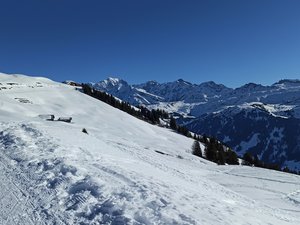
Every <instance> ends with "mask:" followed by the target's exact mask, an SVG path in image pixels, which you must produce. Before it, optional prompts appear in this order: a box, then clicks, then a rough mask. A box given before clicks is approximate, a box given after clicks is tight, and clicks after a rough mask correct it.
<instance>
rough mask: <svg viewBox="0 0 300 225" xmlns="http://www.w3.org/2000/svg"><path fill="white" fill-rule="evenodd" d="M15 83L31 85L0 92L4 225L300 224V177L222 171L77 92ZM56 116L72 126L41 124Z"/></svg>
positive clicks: (169, 135)
mask: <svg viewBox="0 0 300 225" xmlns="http://www.w3.org/2000/svg"><path fill="white" fill-rule="evenodd" d="M1 76H3V75H1V74H0V78H1V79H4V81H5V82H8V81H11V77H9V76H6V75H5V76H3V77H4V78H3V77H1ZM13 79H15V80H16V83H22V82H25V84H27V85H19V86H16V87H15V86H13V87H10V86H9V89H4V90H0V91H1V95H0V119H1V121H0V181H1V182H0V225H14V224H22V225H32V224H33V225H35V224H46V225H52V224H58V225H60V224H70V225H71V224H80V225H96V224H106V225H108V224H110V225H123V224H132V225H142V224H146V225H152V224H155V225H163V224H172V225H173V224H175V225H176V224H178V225H181V224H184V225H198V224H199V225H203V224H205V225H211V224H214V225H241V224H243V225H249V224H253V225H265V224H268V225H271V224H272V225H298V224H300V179H299V176H295V175H291V174H284V173H279V172H276V171H269V170H263V169H259V168H251V167H245V166H217V165H215V164H214V163H211V162H208V161H206V160H204V159H200V158H198V157H195V156H193V155H192V154H191V153H190V146H191V145H192V140H191V139H187V138H185V137H183V136H180V135H177V134H175V133H174V132H171V131H168V130H167V129H162V128H159V127H156V126H152V125H149V124H147V123H144V122H142V121H140V120H137V119H135V118H132V117H131V116H129V115H127V114H125V113H123V112H120V111H119V110H116V109H113V108H112V107H110V106H108V105H106V104H104V103H101V102H99V101H97V100H95V99H92V98H90V97H88V96H85V95H83V94H81V93H79V92H77V91H75V90H73V89H71V88H70V87H67V86H64V85H61V84H57V83H54V82H52V81H48V80H44V79H40V78H39V79H37V80H36V79H33V78H28V77H25V76H15V77H13ZM19 81H20V82H19ZM37 81H39V84H38V87H36V86H35V85H32V83H33V84H36V83H37ZM5 82H3V81H1V83H2V84H3V85H4V86H5V85H6V84H5ZM16 98H17V99H16ZM18 99H23V100H22V101H20V100H18ZM25 99H26V101H25ZM49 113H54V114H55V116H57V115H71V116H72V117H73V118H74V122H73V123H70V124H67V123H61V122H54V121H53V122H50V121H44V120H42V119H41V118H39V117H38V115H40V114H49ZM3 121H6V122H3ZM83 127H85V128H87V130H88V132H89V135H87V134H83V133H82V132H81V130H82V128H83Z"/></svg>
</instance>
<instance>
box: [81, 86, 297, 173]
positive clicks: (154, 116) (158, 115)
mask: <svg viewBox="0 0 300 225" xmlns="http://www.w3.org/2000/svg"><path fill="white" fill-rule="evenodd" d="M82 91H83V93H85V94H87V95H89V96H91V97H94V98H96V99H98V100H101V101H103V102H105V103H107V104H109V105H111V106H113V107H115V108H118V109H120V110H122V111H124V112H126V113H128V114H130V115H132V116H134V117H137V118H139V119H141V120H144V121H146V122H148V123H151V124H155V125H161V120H169V128H171V129H172V130H174V131H175V132H177V133H179V134H182V135H184V136H186V137H189V138H193V139H194V140H195V141H194V144H193V146H192V153H193V154H194V155H196V156H199V157H202V158H205V159H207V160H209V161H212V162H215V163H217V164H218V165H225V164H229V165H239V160H238V156H237V154H236V153H235V151H233V150H232V149H231V148H229V147H228V146H226V145H224V144H223V143H222V142H220V141H218V140H217V139H216V138H214V137H207V136H206V135H198V134H194V135H192V134H191V132H190V131H189V130H188V129H187V128H186V127H185V126H181V125H178V124H177V123H176V119H175V118H174V117H173V116H170V115H169V113H167V112H166V111H164V110H161V109H156V110H154V109H152V110H149V109H147V108H146V107H144V106H137V107H133V106H132V105H130V104H129V103H128V102H125V101H121V100H119V99H116V98H115V97H114V96H113V95H110V94H107V93H106V92H103V91H99V90H95V89H94V88H91V87H90V86H89V85H88V84H82ZM199 142H202V143H203V144H204V145H205V149H204V154H202V151H201V148H200V143H199ZM243 164H244V165H248V166H256V167H261V168H267V169H273V170H278V171H283V172H290V173H295V174H297V172H296V171H291V170H289V169H288V168H287V167H285V168H284V169H281V168H280V166H279V165H276V164H268V163H265V162H263V161H261V160H258V157H257V156H252V155H251V154H250V153H245V155H244V156H243ZM298 174H300V171H298Z"/></svg>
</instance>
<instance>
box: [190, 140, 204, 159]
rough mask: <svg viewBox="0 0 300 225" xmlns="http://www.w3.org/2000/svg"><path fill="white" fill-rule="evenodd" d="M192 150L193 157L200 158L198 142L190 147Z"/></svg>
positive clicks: (200, 152)
mask: <svg viewBox="0 0 300 225" xmlns="http://www.w3.org/2000/svg"><path fill="white" fill-rule="evenodd" d="M192 150H193V155H196V156H199V157H202V151H201V147H200V144H199V142H198V141H196V140H195V141H194V143H193V146H192Z"/></svg>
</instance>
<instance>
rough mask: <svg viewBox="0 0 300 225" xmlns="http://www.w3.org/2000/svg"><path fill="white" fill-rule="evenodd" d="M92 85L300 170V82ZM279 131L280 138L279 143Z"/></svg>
mask: <svg viewBox="0 0 300 225" xmlns="http://www.w3.org/2000/svg"><path fill="white" fill-rule="evenodd" d="M112 80H113V81H114V82H112ZM104 84H105V85H104ZM92 86H93V87H94V88H96V89H98V90H102V91H105V92H108V93H110V94H112V95H115V96H117V97H118V98H120V99H123V100H125V101H128V102H130V103H131V104H133V105H139V104H143V105H146V106H147V107H148V108H150V109H156V108H160V109H164V110H166V111H168V112H170V113H173V114H174V115H176V116H177V117H178V116H179V117H178V119H177V121H178V122H179V123H180V124H184V125H186V126H187V127H188V128H189V129H190V130H191V131H193V132H197V133H201V134H202V133H205V134H209V135H213V136H216V137H217V138H219V139H221V140H223V141H224V142H225V143H227V144H228V145H229V146H230V147H232V148H233V149H235V150H236V151H237V152H238V153H240V155H242V154H243V153H244V152H245V151H250V152H251V153H253V154H257V155H258V156H259V158H260V159H263V160H266V161H267V162H272V163H279V164H280V165H281V166H288V167H289V168H291V169H297V170H299V169H300V144H299V130H300V120H299V119H300V80H288V79H285V80H281V81H279V82H277V83H275V84H273V85H271V86H263V85H259V84H254V83H249V84H246V85H244V86H242V87H239V88H236V89H231V88H227V87H225V86H224V85H221V84H215V83H214V82H205V83H202V84H199V85H197V84H191V83H189V82H186V81H183V80H182V79H180V80H177V81H175V82H169V83H163V84H159V83H157V82H155V81H149V82H146V83H144V84H140V85H129V84H128V83H127V82H125V81H120V80H118V79H116V78H109V79H107V80H104V81H101V82H99V83H97V84H94V85H92ZM107 87H109V88H107ZM122 87H126V89H123V90H122ZM121 90H122V91H121ZM128 90H130V91H128ZM153 96H155V98H153ZM276 130H279V131H280V132H279V133H280V134H278V135H279V136H278V137H276V138H274V137H273V136H272V135H273V134H272V133H273V132H275V135H277V133H278V132H276ZM274 140H276V141H274ZM249 142H251V144H249ZM247 143H248V144H247Z"/></svg>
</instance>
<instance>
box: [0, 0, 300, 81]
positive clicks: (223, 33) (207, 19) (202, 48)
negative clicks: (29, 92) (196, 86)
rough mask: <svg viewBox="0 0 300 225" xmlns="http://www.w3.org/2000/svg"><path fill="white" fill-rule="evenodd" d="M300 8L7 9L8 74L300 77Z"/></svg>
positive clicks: (2, 34) (60, 0)
mask: <svg viewBox="0 0 300 225" xmlns="http://www.w3.org/2000/svg"><path fill="white" fill-rule="evenodd" d="M299 9H300V1H298V0H281V1H278V0H259V1H256V0H252V1H246V0H226V1H225V0H218V1H217V0H207V1H200V0H198V1H194V0H189V1H186V0H151V1H150V0H126V1H124V0H119V1H117V0H105V1H104V0H84V1H83V0H42V1H41V0H26V1H19V0H0V12H1V20H0V71H1V72H5V73H22V74H28V75H42V76H47V77H49V78H51V79H54V80H57V81H62V80H66V79H73V80H76V81H79V82H87V81H98V80H102V79H105V78H106V77H108V76H115V77H120V78H123V79H125V80H127V81H128V82H129V83H140V82H144V81H147V80H157V81H159V82H165V81H173V80H176V79H179V78H182V79H184V80H187V81H190V82H192V83H200V82H203V81H208V80H213V81H215V82H217V83H223V84H225V85H227V86H229V87H237V86H240V85H242V84H245V83H248V82H256V83H262V84H272V83H274V82H275V81H277V80H279V79H282V78H294V79H295V78H300V13H299Z"/></svg>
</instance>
